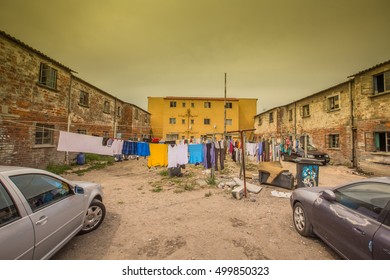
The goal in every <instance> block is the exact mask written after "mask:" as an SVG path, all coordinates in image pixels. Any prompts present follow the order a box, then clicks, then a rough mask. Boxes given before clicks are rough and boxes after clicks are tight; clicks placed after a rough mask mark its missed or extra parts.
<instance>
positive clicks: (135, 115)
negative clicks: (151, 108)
mask: <svg viewBox="0 0 390 280" xmlns="http://www.w3.org/2000/svg"><path fill="white" fill-rule="evenodd" d="M138 118H139V111H138V109H134V119H136V120H138Z"/></svg>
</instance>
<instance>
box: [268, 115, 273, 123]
mask: <svg viewBox="0 0 390 280" xmlns="http://www.w3.org/2000/svg"><path fill="white" fill-rule="evenodd" d="M269 122H270V123H273V122H274V112H271V113H269Z"/></svg>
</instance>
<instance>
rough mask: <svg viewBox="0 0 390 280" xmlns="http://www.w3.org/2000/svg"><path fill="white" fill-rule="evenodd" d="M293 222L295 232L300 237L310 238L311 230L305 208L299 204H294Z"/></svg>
mask: <svg viewBox="0 0 390 280" xmlns="http://www.w3.org/2000/svg"><path fill="white" fill-rule="evenodd" d="M293 222H294V227H295V229H296V231H297V232H298V233H299V234H300V235H302V236H306V237H309V236H312V235H313V228H312V225H311V222H310V220H309V218H308V217H307V214H306V211H305V208H304V207H303V205H302V204H301V203H300V202H297V203H295V205H294V211H293Z"/></svg>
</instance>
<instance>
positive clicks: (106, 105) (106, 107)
mask: <svg viewBox="0 0 390 280" xmlns="http://www.w3.org/2000/svg"><path fill="white" fill-rule="evenodd" d="M103 112H104V113H107V114H109V113H110V102H109V101H104V107H103Z"/></svg>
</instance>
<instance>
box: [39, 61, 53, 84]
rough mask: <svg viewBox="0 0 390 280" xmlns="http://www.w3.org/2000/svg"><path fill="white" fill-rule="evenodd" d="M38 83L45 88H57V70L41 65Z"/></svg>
mask: <svg viewBox="0 0 390 280" xmlns="http://www.w3.org/2000/svg"><path fill="white" fill-rule="evenodd" d="M39 83H40V84H41V85H44V86H46V87H49V88H52V89H56V88H57V70H55V69H54V68H51V67H50V66H49V65H47V64H45V63H41V67H40V71H39Z"/></svg>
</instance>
